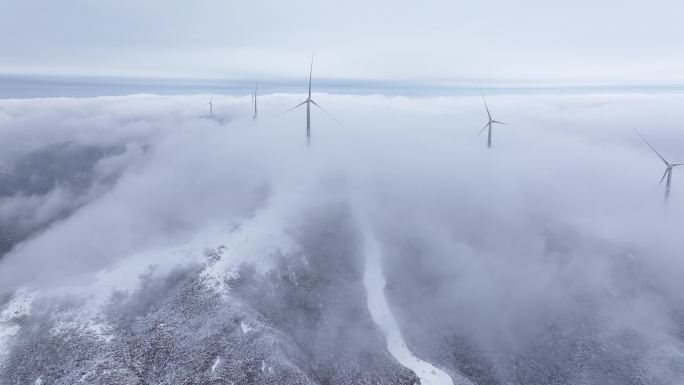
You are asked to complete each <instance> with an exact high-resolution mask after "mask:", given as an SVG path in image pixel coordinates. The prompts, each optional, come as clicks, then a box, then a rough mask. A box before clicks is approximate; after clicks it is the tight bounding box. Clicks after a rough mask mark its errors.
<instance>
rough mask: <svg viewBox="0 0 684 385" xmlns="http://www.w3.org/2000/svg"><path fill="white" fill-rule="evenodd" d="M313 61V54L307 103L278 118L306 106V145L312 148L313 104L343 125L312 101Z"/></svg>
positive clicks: (300, 104)
mask: <svg viewBox="0 0 684 385" xmlns="http://www.w3.org/2000/svg"><path fill="white" fill-rule="evenodd" d="M313 60H314V55H313V54H311V69H310V71H309V96H308V97H307V98H306V100H305V101H303V102H301V103H299V104H297V105H296V106H294V107H292V108H290V109H289V110H287V111H285V112H283V113H282V114H280V115H278V116H282V115H285V114H287V113H288V112H290V111H292V110H294V109H296V108H298V107H301V106H303V105H305V104H306V145H307V146H310V145H311V105H312V104H313V105H314V106H316V107H318V108H319V109H320V110H321V111H323V112H325V113H326V115H328V116H329V117H330V118H331V119H332V120H334V121H335V122H337V124H339V125H342V123H340V122H339V120H337V119H335V117H334V116H332V114H331V113H329V112H328V111H326V110H325V109H324V108H323V107H321V106H320V105H318V103H316V102H315V101H314V100H313V99H311V77H312V75H313Z"/></svg>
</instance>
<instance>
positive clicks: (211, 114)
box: [205, 95, 214, 118]
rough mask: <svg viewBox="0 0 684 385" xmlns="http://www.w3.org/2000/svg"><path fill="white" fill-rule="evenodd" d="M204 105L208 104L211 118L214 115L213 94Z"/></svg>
mask: <svg viewBox="0 0 684 385" xmlns="http://www.w3.org/2000/svg"><path fill="white" fill-rule="evenodd" d="M205 106H209V117H210V118H213V117H214V96H213V95H212V96H210V97H209V103H207V104H205Z"/></svg>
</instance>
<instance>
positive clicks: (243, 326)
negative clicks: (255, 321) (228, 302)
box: [240, 322, 254, 334]
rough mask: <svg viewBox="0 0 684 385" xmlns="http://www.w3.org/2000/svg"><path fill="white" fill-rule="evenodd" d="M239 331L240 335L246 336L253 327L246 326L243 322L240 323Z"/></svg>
mask: <svg viewBox="0 0 684 385" xmlns="http://www.w3.org/2000/svg"><path fill="white" fill-rule="evenodd" d="M240 329H242V334H247V333H249V332H251V331H252V330H254V328H253V327H251V326H249V325H247V324H246V323H244V322H240Z"/></svg>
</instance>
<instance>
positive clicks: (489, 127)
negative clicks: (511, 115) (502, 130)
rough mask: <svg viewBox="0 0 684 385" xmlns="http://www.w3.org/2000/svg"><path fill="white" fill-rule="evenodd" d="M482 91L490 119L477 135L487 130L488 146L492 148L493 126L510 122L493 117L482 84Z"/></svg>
mask: <svg viewBox="0 0 684 385" xmlns="http://www.w3.org/2000/svg"><path fill="white" fill-rule="evenodd" d="M480 93H481V94H482V101H483V102H484V105H485V109H486V110H487V118H488V119H489V120H488V121H487V123H486V124H485V125H484V127H482V129H481V130H480V132H479V133H478V134H477V136H480V135H481V134H482V133H483V132H484V130H487V148H492V126H493V125H494V124H505V125H509V124H508V123H504V122H500V121H498V120H494V119H493V118H492V114H491V113H490V112H489V106H488V105H487V99H485V96H484V91H483V90H482V86H480Z"/></svg>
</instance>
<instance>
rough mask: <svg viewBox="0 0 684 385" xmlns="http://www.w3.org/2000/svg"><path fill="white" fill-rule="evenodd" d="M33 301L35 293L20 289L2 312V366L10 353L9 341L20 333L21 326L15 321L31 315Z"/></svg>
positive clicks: (0, 332)
mask: <svg viewBox="0 0 684 385" xmlns="http://www.w3.org/2000/svg"><path fill="white" fill-rule="evenodd" d="M33 299H34V295H33V293H29V292H28V291H26V290H24V289H19V290H17V291H16V292H15V293H14V297H13V298H12V299H11V300H10V301H9V302H8V303H7V304H6V305H5V307H4V309H3V310H2V312H0V364H2V362H3V361H4V359H5V357H6V355H7V354H8V353H9V351H8V348H7V345H8V342H9V339H10V338H12V336H14V335H15V334H17V333H18V332H19V325H17V324H16V322H15V321H14V320H15V319H16V318H17V317H22V316H26V315H29V314H30V313H31V305H32V303H33Z"/></svg>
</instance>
